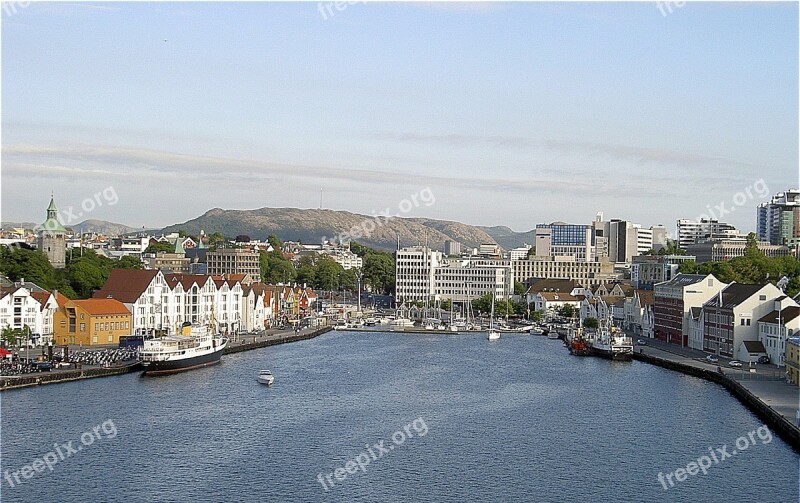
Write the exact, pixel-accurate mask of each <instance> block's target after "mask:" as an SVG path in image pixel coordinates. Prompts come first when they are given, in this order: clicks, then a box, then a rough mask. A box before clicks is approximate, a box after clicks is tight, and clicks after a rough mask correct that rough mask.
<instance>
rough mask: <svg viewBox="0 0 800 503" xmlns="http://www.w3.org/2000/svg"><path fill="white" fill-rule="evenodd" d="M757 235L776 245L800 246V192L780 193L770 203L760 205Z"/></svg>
mask: <svg viewBox="0 0 800 503" xmlns="http://www.w3.org/2000/svg"><path fill="white" fill-rule="evenodd" d="M756 235H757V236H758V239H759V240H760V241H766V242H769V243H770V244H774V245H786V246H790V247H794V246H796V245H798V244H800V190H797V189H793V190H787V191H786V192H778V193H777V194H775V195H774V196H773V197H772V199H771V200H770V202H768V203H763V204H760V205H758V208H757V209H756Z"/></svg>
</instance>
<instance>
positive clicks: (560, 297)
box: [539, 292, 581, 302]
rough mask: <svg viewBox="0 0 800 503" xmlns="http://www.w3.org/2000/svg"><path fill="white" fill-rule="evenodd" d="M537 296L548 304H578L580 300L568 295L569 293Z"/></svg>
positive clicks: (540, 293) (549, 293)
mask: <svg viewBox="0 0 800 503" xmlns="http://www.w3.org/2000/svg"><path fill="white" fill-rule="evenodd" d="M539 295H540V296H541V297H542V298H543V299H544V300H546V301H548V302H579V301H580V300H581V299H580V298H578V297H574V296H572V295H570V294H569V292H539Z"/></svg>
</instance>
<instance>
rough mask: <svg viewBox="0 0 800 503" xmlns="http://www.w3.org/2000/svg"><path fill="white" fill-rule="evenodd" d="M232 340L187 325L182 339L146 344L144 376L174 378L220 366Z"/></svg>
mask: <svg viewBox="0 0 800 503" xmlns="http://www.w3.org/2000/svg"><path fill="white" fill-rule="evenodd" d="M227 345H228V339H227V338H226V337H223V336H222V335H220V334H217V333H215V331H214V330H212V328H211V327H209V326H205V325H204V326H192V325H191V323H184V324H183V326H182V327H181V333H180V334H178V335H166V336H163V337H156V338H154V339H148V340H146V341H144V345H143V346H142V349H141V350H140V351H139V360H140V361H141V362H142V366H143V367H144V371H143V372H142V375H160V374H174V373H176V372H184V371H186V370H191V369H196V368H200V367H207V366H209V365H214V364H216V363H219V361H220V358H221V357H222V351H223V350H224V349H225V346H227Z"/></svg>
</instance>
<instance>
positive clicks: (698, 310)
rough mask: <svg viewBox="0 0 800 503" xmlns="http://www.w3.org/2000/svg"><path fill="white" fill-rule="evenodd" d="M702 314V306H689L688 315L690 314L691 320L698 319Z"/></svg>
mask: <svg viewBox="0 0 800 503" xmlns="http://www.w3.org/2000/svg"><path fill="white" fill-rule="evenodd" d="M702 315H703V308H702V307H692V308H689V316H691V317H692V319H693V320H699V319H700V317H701V316H702Z"/></svg>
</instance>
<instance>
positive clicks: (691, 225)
mask: <svg viewBox="0 0 800 503" xmlns="http://www.w3.org/2000/svg"><path fill="white" fill-rule="evenodd" d="M677 227H678V247H679V248H683V249H686V247H687V246H689V245H692V244H695V243H697V242H698V241H701V240H703V239H707V238H709V237H711V236H723V235H725V236H737V235H739V232H738V231H737V230H736V227H734V226H732V225H730V224H726V223H725V222H720V221H719V220H705V219H702V220H689V219H686V218H682V219H680V220H678V223H677Z"/></svg>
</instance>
